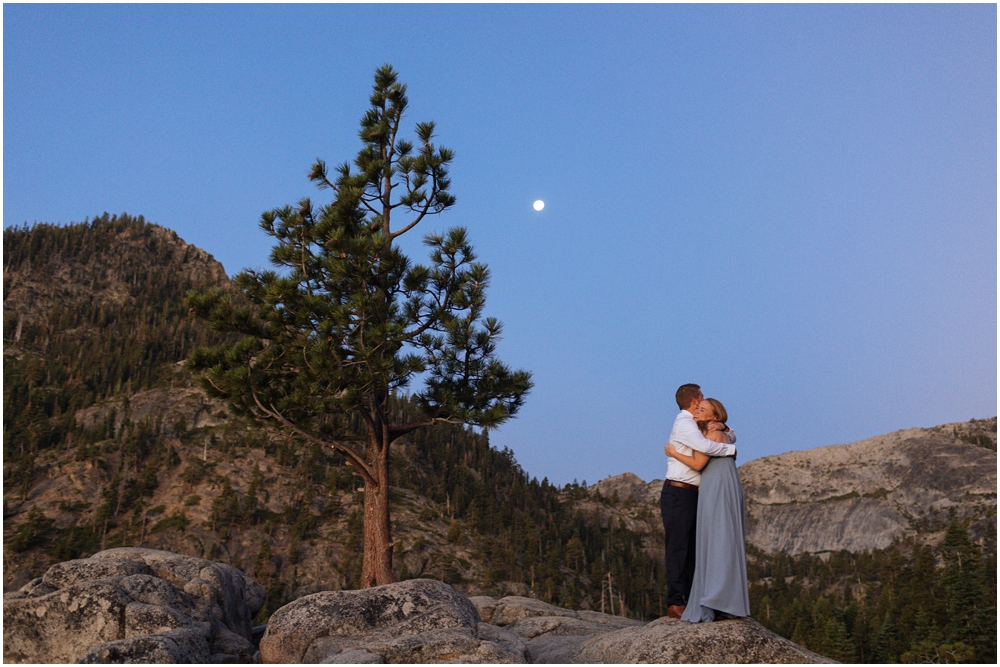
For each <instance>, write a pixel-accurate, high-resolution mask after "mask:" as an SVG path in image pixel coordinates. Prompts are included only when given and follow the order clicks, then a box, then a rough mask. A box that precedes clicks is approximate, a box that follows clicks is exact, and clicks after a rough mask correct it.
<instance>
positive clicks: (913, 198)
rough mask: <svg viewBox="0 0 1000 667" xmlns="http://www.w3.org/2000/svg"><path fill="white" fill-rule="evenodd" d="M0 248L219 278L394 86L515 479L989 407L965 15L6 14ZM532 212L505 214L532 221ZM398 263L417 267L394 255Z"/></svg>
mask: <svg viewBox="0 0 1000 667" xmlns="http://www.w3.org/2000/svg"><path fill="white" fill-rule="evenodd" d="M3 18H4V83H3V85H4V144H3V148H4V187H3V197H4V200H3V214H4V225H5V226H9V225H12V224H20V223H23V222H29V223H30V222H33V221H38V222H54V223H69V222H75V221H82V220H83V219H84V218H86V217H88V216H90V217H93V216H95V215H99V214H100V213H102V212H104V211H108V212H112V213H120V212H128V213H130V214H133V215H139V214H141V215H144V216H145V217H146V218H147V219H148V220H150V221H152V222H156V223H158V224H161V225H164V226H166V227H169V228H171V229H174V230H176V231H177V232H178V234H180V236H181V237H182V238H184V239H185V240H186V241H188V242H190V243H194V244H196V245H198V246H200V247H202V248H205V249H206V250H208V251H209V252H211V253H212V254H213V255H214V256H215V257H216V258H217V259H219V260H220V261H221V262H222V263H223V264H224V265H225V267H226V270H227V272H229V273H230V274H231V275H232V274H235V273H236V272H238V271H239V270H240V269H242V268H244V267H262V266H264V265H265V264H266V263H267V253H268V250H269V245H268V242H267V238H266V237H265V236H264V234H263V233H262V232H260V231H259V229H258V228H257V221H258V219H259V216H260V214H261V213H262V212H263V211H265V210H267V209H270V208H273V207H276V206H282V205H285V204H290V203H293V202H295V201H297V200H298V199H300V198H301V197H303V196H310V197H313V199H314V201H325V199H324V196H325V195H324V193H321V192H317V191H316V190H315V189H314V188H313V187H312V185H311V184H310V183H309V182H308V180H307V179H306V173H307V171H308V169H309V167H310V166H311V164H312V162H313V161H314V160H315V158H317V157H321V158H323V159H325V160H327V161H328V162H329V163H331V164H336V163H339V162H342V161H344V160H348V159H352V158H353V156H354V154H355V153H356V151H357V150H358V148H359V142H358V140H357V127H358V120H359V119H360V117H361V115H362V114H363V113H364V111H365V109H366V106H367V97H368V93H369V89H370V85H371V77H372V74H373V72H374V70H375V68H376V67H377V66H379V65H380V64H382V63H383V62H389V63H392V64H393V65H394V66H395V67H396V69H397V70H399V72H400V73H401V77H402V79H403V80H404V81H405V82H407V84H408V86H409V97H410V111H409V116H408V121H409V125H410V127H411V128H412V125H413V124H414V123H416V122H418V121H423V120H434V121H436V122H437V124H438V139H439V142H440V143H441V144H443V145H445V146H448V147H450V148H452V149H454V150H455V151H456V155H457V156H456V159H455V161H454V166H453V169H452V174H453V192H454V194H455V195H456V196H457V197H458V203H457V205H456V206H455V207H454V208H453V209H451V210H450V211H449V212H447V213H446V214H445V215H444V216H441V217H440V218H437V219H433V220H431V221H429V222H425V223H422V225H423V226H424V229H423V232H429V231H434V230H441V229H444V228H446V227H449V226H456V225H463V226H465V227H467V228H468V229H469V232H470V234H471V237H472V239H473V241H474V243H475V245H476V247H477V249H478V251H479V254H480V257H481V259H482V260H484V261H486V262H487V263H489V264H490V266H491V269H492V271H493V284H492V290H491V295H490V304H489V308H488V309H489V312H490V314H492V315H495V316H497V317H499V318H500V319H501V320H502V321H503V322H504V323H505V327H506V338H505V340H504V342H503V343H502V346H501V355H502V357H503V358H504V360H505V361H507V362H508V363H510V364H511V365H512V366H514V367H519V368H526V369H529V370H531V371H532V372H533V373H534V379H535V389H534V391H533V392H532V394H531V395H530V396H529V398H528V400H527V403H526V405H525V407H524V408H523V410H522V412H521V414H520V416H519V418H518V419H516V420H514V421H512V422H510V423H509V424H507V425H505V426H504V427H502V428H501V429H500V431H499V432H497V433H495V434H494V435H493V436H492V442H493V443H494V444H496V445H499V446H508V447H510V448H511V449H513V450H514V452H515V453H516V455H517V458H518V460H519V461H520V462H521V464H522V465H523V466H524V467H525V469H526V470H528V471H529V472H530V473H531V474H533V475H537V476H538V477H542V476H547V477H548V478H549V479H550V480H552V481H555V482H558V483H564V482H568V481H572V480H573V479H574V478H576V479H579V480H583V479H586V480H588V481H590V482H593V481H596V480H597V479H600V478H602V477H605V476H608V475H612V474H618V473H621V472H624V471H626V470H629V471H632V472H635V473H637V474H639V475H640V476H641V477H644V478H646V479H652V478H655V477H661V478H662V476H663V471H664V466H665V462H664V456H663V452H662V444H663V442H664V441H665V440H666V437H667V435H668V433H669V429H670V425H671V423H672V421H673V417H674V415H675V414H676V412H677V409H676V406H675V404H674V403H673V394H674V390H675V389H676V387H677V386H678V385H679V384H681V383H684V382H698V383H699V384H701V385H702V386H703V387H704V388H705V391H706V394H707V395H709V396H714V397H716V398H719V399H720V400H722V401H723V402H724V403H725V404H726V406H727V408H728V410H729V414H730V423H731V425H732V426H734V427H735V428H736V429H737V431H738V433H739V436H740V442H739V445H740V462H744V461H746V460H749V459H751V458H755V457H757V456H763V455H768V454H776V453H780V452H785V451H789V450H793V449H806V448H811V447H816V446H821V445H829V444H836V443H843V442H851V441H854V440H859V439H862V438H866V437H870V436H873V435H878V434H881V433H885V432H889V431H892V430H895V429H900V428H908V427H913V426H931V425H935V424H939V423H944V422H950V421H964V420H968V419H970V418H974V417H975V418H983V417H988V416H993V415H995V414H996V412H997V410H996V405H997V383H996V380H997V348H996V341H997V328H996V322H997V311H996V304H997V292H996V288H997V274H996V267H997V255H996V252H997V217H996V215H997V190H996V187H997V172H996V168H997V153H996V151H997V134H996V131H997V123H996V118H997V108H996V100H997V80H996V56H997V50H996V49H997V41H996V37H997V35H996V24H997V16H996V6H995V5H963V6H955V5H948V6H940V5H933V6H931V5H905V6H904V5H877V6H865V5H824V6H813V5H805V6H785V5H766V6H739V5H737V6H728V5H727V6H719V5H707V6H688V5H683V6H680V5H660V6H649V5H630V6H609V5H540V6H524V5H513V6H511V5H506V6H480V5H437V6H426V5H363V6H344V5H332V6H325V5H299V6H287V5H283V6H261V5H253V6H232V5H214V6H197V5H194V6H192V5H167V6H162V5H136V6H129V5H110V6H78V5H9V4H8V5H4V8H3ZM535 199H543V200H544V201H545V202H546V207H545V209H544V210H543V211H542V212H535V211H534V210H533V209H532V207H531V204H532V202H533V201H534V200H535ZM409 236H410V238H408V239H406V240H405V242H404V247H405V248H406V249H407V250H409V251H410V252H411V253H412V255H413V256H414V257H415V258H419V257H420V256H421V255H422V253H423V250H422V247H421V246H420V242H419V241H420V239H419V235H414V234H412V233H411V234H410V235H409Z"/></svg>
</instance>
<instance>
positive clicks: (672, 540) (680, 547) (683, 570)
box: [660, 384, 736, 618]
mask: <svg viewBox="0 0 1000 667" xmlns="http://www.w3.org/2000/svg"><path fill="white" fill-rule="evenodd" d="M675 398H676V400H677V407H678V408H680V411H681V412H680V414H679V415H677V418H676V419H674V427H673V429H671V431H670V442H671V443H673V445H674V447H675V448H676V449H677V451H678V452H680V453H682V454H689V455H690V454H691V453H692V452H691V450H697V451H699V452H701V453H703V454H708V455H709V456H735V455H736V448H735V447H734V446H733V445H732V443H734V442H736V434H735V433H733V431H732V430H728V429H727V431H726V434H727V436H728V439H729V442H730V444H728V445H724V444H722V443H720V442H715V441H713V440H709V439H708V438H706V437H705V436H704V435H702V433H701V431H700V430H698V424H697V423H695V421H694V411H695V409H696V408H697V407H698V404H699V403H701V402H702V401H703V400H704V398H705V397H704V395H703V394H702V393H701V387H699V386H698V385H696V384H684V385H681V386H680V387H679V388H678V389H677V394H676V396H675ZM700 484H701V473H700V472H698V471H697V470H692V469H691V468H689V467H688V466H686V465H684V464H683V463H681V462H680V461H678V460H677V459H675V458H673V457H668V458H667V478H666V480H664V482H663V491H662V492H661V493H660V513H661V514H662V515H663V533H664V536H665V541H666V545H665V546H666V566H667V616H669V617H670V618H680V617H681V615H682V614H683V613H684V608H685V606H686V605H687V598H688V595H689V594H690V593H691V582H692V580H693V579H694V544H695V541H694V540H695V519H696V518H697V512H698V486H699V485H700Z"/></svg>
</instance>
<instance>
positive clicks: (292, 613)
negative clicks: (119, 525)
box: [3, 548, 829, 664]
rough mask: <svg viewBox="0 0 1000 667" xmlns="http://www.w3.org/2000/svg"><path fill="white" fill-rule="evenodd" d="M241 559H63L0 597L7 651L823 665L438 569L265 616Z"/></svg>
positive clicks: (770, 639)
mask: <svg viewBox="0 0 1000 667" xmlns="http://www.w3.org/2000/svg"><path fill="white" fill-rule="evenodd" d="M263 601H264V588H263V587H262V586H261V585H260V584H259V583H257V582H255V581H253V580H252V579H250V578H249V577H247V576H246V575H245V574H243V573H242V572H240V571H239V570H236V569H235V568H233V567H231V566H229V565H225V564H221V563H214V562H211V561H207V560H203V559H200V558H195V557H192V556H183V555H180V554H174V553H170V552H166V551H156V550H152V549H133V548H122V549H111V550H108V551H103V552H100V553H97V554H95V555H94V556H93V557H91V558H86V559H81V560H74V561H67V562H63V563H58V564H56V565H53V566H52V567H50V568H49V569H48V570H47V571H46V572H45V574H44V575H43V576H42V577H40V578H37V579H35V580H33V581H31V582H29V583H28V584H26V585H25V586H24V587H22V588H21V589H20V590H18V591H15V592H12V593H8V594H6V595H4V623H3V627H4V661H5V662H15V663H24V662H83V663H126V662H128V663H150V662H200V663H220V662H221V663H247V662H267V663H272V662H277V663H284V662H297V663H312V664H315V663H352V664H358V663H386V662H404V663H429V662H460V663H527V662H532V663H536V662H548V663H634V662H659V663H705V662H730V663H733V662H735V663H821V662H829V661H828V660H827V659H825V658H822V657H821V656H818V655H815V654H813V653H810V652H809V651H807V650H805V649H803V648H802V647H800V646H797V645H795V644H793V643H792V642H790V641H788V640H786V639H783V638H781V637H778V636H777V635H775V634H773V633H771V632H770V631H768V630H766V629H765V628H763V627H762V626H760V625H759V624H757V623H756V622H755V621H753V620H751V619H734V620H728V621H720V622H716V623H709V624H689V623H684V622H682V621H678V620H674V619H668V618H661V619H658V620H656V621H653V622H652V623H643V622H641V621H635V620H630V619H626V618H621V617H618V616H612V615H610V614H602V613H599V612H594V611H587V610H575V611H574V610H568V609H562V608H560V607H555V606H553V605H549V604H545V603H543V602H539V601H538V600H533V599H530V598H525V597H518V596H508V597H503V598H500V599H496V598H492V597H488V596H476V597H473V598H471V599H470V598H467V597H465V596H464V595H462V594H461V593H459V592H458V591H456V590H455V589H454V588H452V587H451V586H449V585H447V584H445V583H443V582H440V581H435V580H433V579H412V580H409V581H403V582H400V583H396V584H389V585H386V586H380V587H377V588H370V589H365V590H358V591H325V592H320V593H315V594H312V595H307V596H305V597H302V598H300V599H298V600H295V601H294V602H291V603H289V604H287V605H285V606H284V607H282V608H280V609H278V610H277V611H276V612H275V613H274V614H273V615H272V616H271V618H270V622H269V623H268V624H267V626H266V627H258V628H254V627H251V622H250V619H251V618H252V617H253V615H254V614H255V613H256V611H257V610H258V609H259V608H260V606H261V605H262V604H263Z"/></svg>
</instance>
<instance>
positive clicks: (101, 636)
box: [3, 548, 264, 663]
mask: <svg viewBox="0 0 1000 667" xmlns="http://www.w3.org/2000/svg"><path fill="white" fill-rule="evenodd" d="M263 602H264V589H263V588H262V587H261V586H260V584H258V583H257V582H255V581H253V580H252V579H250V578H249V577H247V576H246V575H245V574H243V573H242V572H240V571H239V570H237V569H236V568H234V567H231V566H229V565H224V564H221V563H215V562H212V561H208V560H204V559H201V558H194V557H191V556H181V555H178V554H174V553H170V552H167V551H156V550H153V549H135V548H122V549H109V550H107V551H101V552H99V553H97V554H94V556H92V557H91V558H84V559H80V560H71V561H66V562H64V563H58V564H56V565H53V566H52V567H50V568H49V569H48V571H47V572H45V574H44V575H43V576H41V577H39V578H37V579H35V580H33V581H31V582H30V583H28V584H27V585H26V586H24V587H23V588H21V589H20V590H18V591H15V592H13V593H8V594H6V595H4V601H3V652H4V661H5V662H33V663H38V662H41V663H51V662H84V663H126V662H128V663H135V662H140V663H152V662H200V663H205V662H233V663H237V662H253V661H254V659H255V658H256V657H258V656H256V649H255V647H254V644H253V641H252V628H251V619H252V618H253V614H254V613H255V612H256V611H257V610H258V609H259V608H260V606H261V605H262V604H263Z"/></svg>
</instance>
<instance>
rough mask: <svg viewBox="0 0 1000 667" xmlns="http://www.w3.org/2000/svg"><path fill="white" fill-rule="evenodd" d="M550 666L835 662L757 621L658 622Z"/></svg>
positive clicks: (608, 636) (598, 641) (595, 640)
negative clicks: (775, 632) (570, 663)
mask: <svg viewBox="0 0 1000 667" xmlns="http://www.w3.org/2000/svg"><path fill="white" fill-rule="evenodd" d="M558 658H559V659H558V660H553V661H552V662H576V663H669V664H675V663H735V664H753V663H767V664H789V663H797V664H802V663H806V664H811V663H832V662H835V661H833V660H830V659H829V658H824V657H823V656H821V655H817V654H815V653H813V652H811V651H807V650H806V649H804V648H802V647H801V646H799V645H798V644H793V643H792V642H790V641H788V640H787V639H784V638H783V637H779V636H778V635H776V634H774V633H773V632H771V631H770V630H768V629H767V628H765V627H764V626H762V625H761V624H760V623H757V622H756V621H754V620H753V619H749V618H738V619H730V620H726V621H716V622H715V623H687V622H685V621H680V620H677V619H673V618H660V619H657V620H655V621H653V622H652V623H649V624H646V625H644V626H642V627H641V628H625V629H622V630H617V631H615V632H608V633H604V634H601V635H598V636H596V637H592V638H589V639H587V640H586V641H584V642H582V643H581V644H579V645H578V646H577V647H576V648H574V649H573V650H571V651H570V652H569V653H568V654H567V655H563V656H558Z"/></svg>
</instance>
